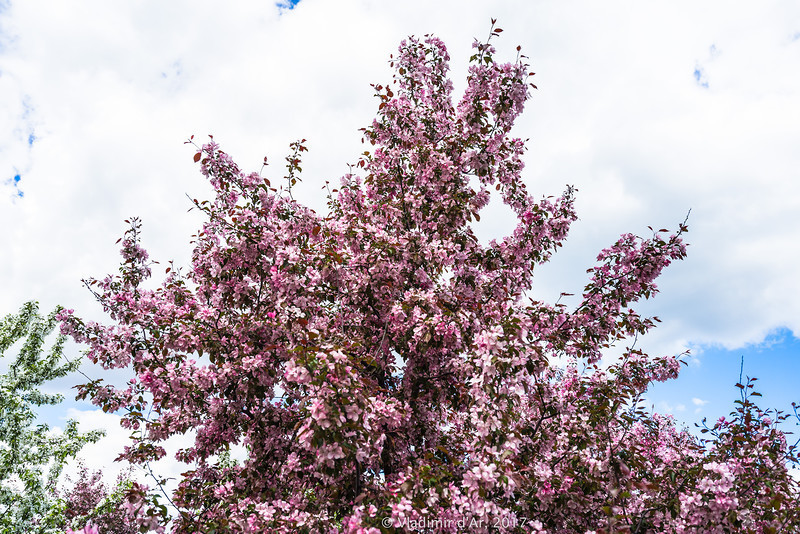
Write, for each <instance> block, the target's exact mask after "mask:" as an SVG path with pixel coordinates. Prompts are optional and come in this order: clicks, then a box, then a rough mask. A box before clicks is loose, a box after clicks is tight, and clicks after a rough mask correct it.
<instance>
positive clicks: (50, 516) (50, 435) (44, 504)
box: [0, 302, 103, 533]
mask: <svg viewBox="0 0 800 534" xmlns="http://www.w3.org/2000/svg"><path fill="white" fill-rule="evenodd" d="M58 311H59V310H58V309H57V310H56V311H54V312H53V313H51V314H49V315H48V316H47V317H43V316H41V315H40V314H39V309H38V306H37V304H36V303H35V302H28V303H26V304H25V305H24V306H22V308H21V309H20V311H19V313H18V314H16V315H14V314H12V315H8V316H6V317H4V318H3V319H2V321H0V356H4V355H5V353H6V351H7V350H8V349H10V348H11V347H12V346H15V344H17V343H18V342H19V343H21V345H19V352H18V354H17V357H16V358H15V359H14V360H13V361H12V362H11V363H10V364H9V365H8V369H7V371H6V372H5V373H4V374H2V375H0V532H4V533H21V532H37V533H38V532H41V533H45V532H47V533H49V532H61V531H63V527H64V516H63V513H64V502H63V501H61V500H59V499H58V498H57V497H56V483H57V481H58V477H59V475H60V474H61V471H62V470H63V468H64V465H65V464H66V462H67V461H68V460H69V459H70V458H73V457H74V456H75V455H76V453H77V452H78V451H79V450H80V449H81V447H83V446H84V445H85V444H86V443H92V442H95V441H97V440H98V439H99V438H100V437H101V436H102V435H103V434H102V432H99V431H92V432H88V433H85V434H82V433H80V432H78V425H77V423H76V422H75V421H74V420H69V421H67V424H66V426H65V429H64V431H63V432H61V433H54V432H52V431H51V430H50V428H49V427H48V425H46V424H42V423H36V409H37V408H38V407H40V406H44V405H54V404H58V403H59V402H61V401H62V400H63V396H62V395H50V394H46V393H42V392H41V391H40V389H39V388H40V387H41V386H42V385H44V384H45V383H46V382H48V381H51V380H54V379H56V378H60V377H63V376H66V375H67V373H69V372H71V371H75V370H76V369H77V368H78V366H79V365H80V362H79V361H74V362H69V361H66V360H65V359H63V354H62V349H63V347H64V342H65V338H64V337H63V336H61V335H59V336H57V337H56V339H55V341H54V343H53V344H52V346H51V347H50V348H49V350H46V351H45V349H44V345H45V340H46V338H47V336H48V335H49V334H50V333H51V332H52V331H53V329H54V328H55V325H56V319H55V316H56V313H57V312H58Z"/></svg>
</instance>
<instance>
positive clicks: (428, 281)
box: [61, 29, 800, 533]
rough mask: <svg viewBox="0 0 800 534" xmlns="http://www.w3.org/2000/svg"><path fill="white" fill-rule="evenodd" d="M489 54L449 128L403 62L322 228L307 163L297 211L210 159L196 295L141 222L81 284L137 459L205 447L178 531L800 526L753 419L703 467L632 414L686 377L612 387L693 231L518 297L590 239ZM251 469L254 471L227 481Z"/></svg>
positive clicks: (776, 454) (418, 75)
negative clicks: (650, 301)
mask: <svg viewBox="0 0 800 534" xmlns="http://www.w3.org/2000/svg"><path fill="white" fill-rule="evenodd" d="M500 31H501V30H499V29H493V30H492V35H493V36H494V35H496V34H497V33H499V32H500ZM494 54H495V49H494V47H493V46H492V45H491V44H490V40H489V41H487V42H476V43H475V48H474V55H473V56H472V58H471V64H470V67H469V75H468V79H467V89H466V91H465V93H464V95H463V97H462V98H461V100H460V101H459V102H458V103H457V104H454V103H453V100H452V84H451V82H450V79H449V77H448V76H449V74H448V59H449V58H448V54H447V51H446V49H445V46H444V44H443V43H442V42H441V41H439V40H438V39H436V38H434V37H430V36H427V37H425V38H423V39H415V38H409V39H408V40H406V41H403V42H402V43H401V45H400V49H399V53H398V55H397V56H396V57H393V59H392V66H393V67H394V69H395V71H396V74H395V76H394V81H393V83H392V84H390V85H386V86H383V85H376V86H374V89H375V93H376V96H377V98H378V99H379V101H380V103H379V107H378V112H377V118H376V119H375V121H374V122H373V123H372V125H371V126H369V127H368V128H365V129H364V141H365V143H366V144H367V145H368V146H369V147H370V150H368V151H366V152H364V154H363V156H362V157H361V159H360V160H359V161H358V162H357V164H356V165H355V168H354V173H353V174H348V175H346V176H345V177H344V178H343V179H342V183H341V186H340V187H339V188H338V189H334V190H332V191H331V192H330V195H329V210H328V213H327V214H326V215H320V214H317V213H315V212H314V211H312V210H311V209H309V208H307V207H305V206H303V205H301V204H300V203H298V202H296V201H295V200H294V199H293V197H292V195H291V186H292V185H294V184H295V183H296V181H297V180H298V179H299V172H300V156H301V155H302V152H304V151H305V145H304V144H303V142H297V143H294V144H293V145H292V153H291V155H290V156H289V157H288V158H287V168H288V175H287V180H288V181H287V187H286V188H284V187H281V188H276V187H272V185H271V183H270V181H269V180H268V179H266V178H263V177H261V176H260V175H259V174H257V173H251V174H247V173H244V172H242V171H241V170H240V169H239V167H238V166H237V165H236V164H235V163H234V162H233V161H232V160H231V158H230V157H229V156H228V155H227V154H225V153H224V152H223V151H222V150H220V148H219V146H218V145H217V144H216V143H215V142H214V141H213V139H212V141H211V142H209V143H207V144H205V145H203V146H202V147H198V154H197V155H196V157H195V160H196V161H198V162H199V163H200V165H201V171H202V173H203V175H204V176H205V177H206V178H208V179H209V181H210V182H211V184H212V185H213V187H214V189H215V191H216V197H215V198H214V199H212V200H206V201H194V204H195V206H196V207H197V208H198V209H200V210H202V211H203V212H204V213H205V215H206V216H207V220H206V222H205V224H204V225H203V227H202V229H201V230H200V231H199V233H198V234H197V236H196V239H195V241H194V245H195V248H194V254H193V258H192V265H191V268H190V269H189V270H187V271H183V270H181V269H173V268H172V267H169V268H167V269H166V274H165V276H164V280H163V283H162V284H161V285H160V287H157V288H155V289H150V288H147V287H145V284H143V282H144V281H145V280H147V279H148V278H150V277H151V275H152V273H151V269H152V268H153V264H152V263H151V262H149V260H148V256H147V253H146V252H145V251H144V250H143V248H142V247H141V244H140V224H139V221H138V220H136V219H133V220H131V228H130V230H129V231H128V232H127V233H126V235H125V237H124V239H123V240H122V257H123V262H122V264H121V267H120V273H119V275H116V276H109V277H107V278H104V279H102V280H94V279H92V280H89V281H87V285H88V286H89V288H90V289H91V290H92V291H93V292H94V293H95V295H96V296H97V298H98V300H99V301H100V302H101V303H102V304H103V306H104V309H105V310H106V311H107V312H108V314H109V316H110V318H111V322H110V323H109V324H106V325H103V324H96V323H91V322H83V321H82V320H80V319H79V318H77V317H76V316H74V314H72V313H70V312H64V313H62V315H61V318H62V320H63V331H64V332H65V333H68V334H70V335H71V336H73V337H74V338H75V339H76V340H77V341H79V342H82V343H85V344H86V345H87V346H88V356H89V358H91V360H92V361H94V362H95V363H98V364H100V365H102V366H104V367H105V368H129V369H132V370H133V372H134V373H135V378H133V379H132V380H131V381H130V382H129V384H128V385H127V387H125V388H114V387H111V386H109V385H106V384H104V383H103V382H102V381H99V380H98V381H93V382H90V383H88V384H86V385H84V386H83V388H82V394H83V395H84V396H90V397H91V398H92V399H93V400H94V402H95V403H96V404H97V405H98V406H101V407H102V408H103V409H104V410H111V411H120V412H122V413H123V415H124V418H123V424H124V425H125V426H126V427H128V428H131V429H133V430H135V431H136V432H135V433H134V436H135V438H134V439H133V441H132V443H131V444H130V446H128V447H126V449H125V450H124V451H123V452H122V457H123V458H125V459H127V460H129V461H131V462H134V463H147V462H150V461H153V460H157V459H159V458H161V457H163V456H164V455H165V450H164V448H163V442H164V440H166V439H168V438H169V437H171V436H175V435H181V434H186V433H189V432H192V436H193V443H192V445H191V446H189V447H187V448H185V449H183V450H181V451H180V452H179V453H178V455H177V460H179V461H182V462H186V463H187V464H189V466H188V467H187V471H186V472H185V473H184V474H183V477H182V479H181V480H180V481H179V485H178V488H177V490H176V491H175V492H174V494H173V495H172V496H171V504H172V505H174V509H173V512H172V515H171V517H172V519H170V520H169V521H170V528H171V530H172V531H173V532H185V533H190V532H191V533H194V532H287V533H290V532H354V533H355V532H358V533H378V532H403V531H407V532H412V531H417V532H419V531H427V532H495V531H496V532H538V533H544V532H548V533H560V532H575V533H585V532H596V533H602V532H606V533H608V532H639V533H644V532H687V533H688V532H734V531H735V532H759V533H766V532H788V531H790V530H791V529H792V528H797V525H798V524H800V515H799V511H798V504H797V503H798V487H797V484H796V482H795V481H794V479H792V478H791V477H790V476H789V474H788V471H787V465H788V464H787V462H791V461H795V458H794V456H793V454H794V453H793V450H794V449H793V448H792V447H789V446H787V443H786V439H785V437H784V435H783V434H782V433H781V432H780V431H779V430H778V429H777V427H776V423H773V422H772V421H771V420H767V419H765V417H766V415H765V414H763V413H761V412H759V411H758V410H757V409H756V408H755V407H754V406H753V405H752V404H751V403H750V401H749V397H747V396H745V397H743V400H742V401H741V403H740V406H739V411H738V412H736V414H735V417H734V418H733V419H732V420H731V421H727V420H726V421H721V422H719V423H718V424H717V425H716V426H715V427H714V428H713V429H710V430H711V432H712V435H713V439H711V440H709V441H699V440H697V439H695V438H693V437H692V436H691V435H690V434H688V433H687V432H686V431H683V430H679V429H677V428H676V427H675V425H674V423H673V421H672V420H671V419H669V418H666V417H661V416H658V415H651V414H649V413H647V412H646V411H644V410H643V409H642V408H641V406H640V404H639V400H640V398H641V395H642V394H643V392H645V391H646V389H647V388H648V386H649V385H650V384H651V383H652V382H653V381H664V380H668V379H670V378H674V377H676V376H677V374H678V370H679V361H678V360H677V359H676V358H675V357H673V356H649V355H646V354H644V353H642V352H641V351H640V350H638V349H636V348H634V347H631V348H628V349H626V350H624V351H623V353H622V356H621V357H620V358H619V359H618V360H617V361H616V362H615V363H613V365H603V366H600V365H599V363H600V360H601V358H602V357H603V355H604V353H606V352H607V351H606V349H607V348H609V347H611V346H614V345H615V344H619V343H625V340H628V339H631V338H635V337H636V336H638V335H641V334H644V333H646V332H647V331H648V330H649V329H650V328H652V327H653V326H654V321H653V320H652V319H648V318H645V317H641V316H640V315H639V314H637V313H636V311H634V310H633V309H632V307H631V306H632V305H634V303H636V302H637V301H638V300H639V299H641V298H643V297H644V298H649V297H650V296H652V295H653V294H655V293H656V291H657V289H656V283H655V280H656V278H657V277H658V276H659V274H660V273H661V271H662V270H663V269H664V268H665V267H666V266H667V265H669V264H670V263H671V262H673V261H676V260H680V259H682V258H684V256H685V254H686V249H685V245H684V243H683V241H682V237H681V236H682V234H683V233H684V232H685V231H686V228H685V226H684V225H680V227H679V228H678V229H677V231H676V232H675V233H673V234H671V235H669V233H668V232H667V231H665V230H664V231H660V232H655V233H654V234H653V235H652V236H651V237H649V238H646V239H644V238H640V237H637V236H634V235H631V234H626V235H623V236H622V237H621V238H620V239H619V240H618V241H617V242H616V243H615V244H613V245H612V246H610V247H608V248H607V249H605V250H603V251H602V252H601V253H600V255H599V256H598V264H597V266H595V267H593V268H591V269H589V278H588V283H587V285H586V287H585V289H584V291H583V294H582V297H581V298H580V299H579V304H578V305H577V306H575V307H574V308H568V307H567V306H566V305H565V304H548V303H545V302H538V301H534V300H531V299H530V298H529V297H528V296H527V294H526V292H527V291H529V290H530V289H531V287H532V284H533V274H534V269H535V266H536V265H540V264H542V263H544V262H546V261H548V260H549V258H550V257H551V255H552V254H553V253H554V252H555V251H556V250H557V249H558V248H559V247H560V246H561V245H562V243H563V242H564V240H565V239H566V236H567V232H568V230H569V227H570V225H571V223H572V222H574V221H575V220H576V214H575V211H574V205H573V193H574V191H573V190H572V189H571V188H567V189H566V191H565V192H564V193H563V194H562V195H561V196H559V197H557V198H544V199H541V200H536V198H534V197H533V196H532V195H531V194H530V193H529V192H528V191H527V188H526V186H525V184H524V183H523V180H522V178H521V173H522V170H523V166H524V165H523V161H522V156H523V153H524V150H525V145H524V143H523V141H522V140H520V139H517V138H514V137H513V136H512V135H511V133H510V132H511V128H512V125H513V124H514V121H515V119H516V118H517V117H518V116H519V114H520V113H521V112H522V110H523V107H524V104H525V101H526V100H527V98H528V97H529V87H530V83H529V77H530V73H529V69H528V66H527V64H526V63H525V58H524V56H521V55H518V57H517V59H516V61H514V62H512V63H498V62H496V61H495V59H494ZM490 193H491V194H499V195H500V198H502V200H503V202H505V204H506V205H507V206H509V208H510V209H511V210H513V212H514V213H515V214H516V217H517V225H516V227H515V228H514V229H513V231H512V232H511V233H510V235H509V236H508V237H505V238H504V239H502V240H500V241H492V242H490V243H488V244H487V245H483V244H481V243H479V241H478V239H477V238H476V237H475V234H474V232H473V228H472V221H473V220H479V218H480V215H479V212H480V211H481V209H482V208H484V207H485V206H486V205H487V203H488V201H489V198H490ZM151 287H152V286H151ZM556 361H558V362H561V363H559V364H558V365H556V364H555V362H556ZM564 362H565V363H564ZM748 385H749V384H748ZM745 387H746V386H745ZM237 445H238V446H241V447H243V448H244V449H245V451H246V457H245V458H244V460H243V461H238V462H237V461H234V460H231V459H230V458H229V457H228V456H227V453H228V451H229V450H230V449H231V447H233V446H237ZM147 498H148V499H151V500H152V499H153V497H152V495H151V496H147ZM167 519H168V516H167V515H166V514H165V515H163V520H164V521H167ZM147 526H148V528H149V526H150V525H147Z"/></svg>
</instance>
